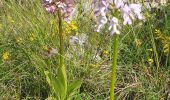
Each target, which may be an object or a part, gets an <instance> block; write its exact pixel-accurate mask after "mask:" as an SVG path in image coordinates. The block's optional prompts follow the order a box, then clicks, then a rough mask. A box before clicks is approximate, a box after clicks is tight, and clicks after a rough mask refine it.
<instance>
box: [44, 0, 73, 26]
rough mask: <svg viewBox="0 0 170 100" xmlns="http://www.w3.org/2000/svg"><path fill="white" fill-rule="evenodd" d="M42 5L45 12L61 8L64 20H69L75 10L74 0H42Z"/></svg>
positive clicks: (52, 12) (53, 11) (52, 11)
mask: <svg viewBox="0 0 170 100" xmlns="http://www.w3.org/2000/svg"><path fill="white" fill-rule="evenodd" d="M43 5H44V7H45V9H46V11H47V12H49V13H51V14H54V13H55V12H56V11H57V9H61V13H62V17H63V19H64V20H65V21H66V22H68V23H69V22H70V20H71V19H72V17H73V13H74V11H75V8H74V7H73V5H74V0H58V1H54V0H43Z"/></svg>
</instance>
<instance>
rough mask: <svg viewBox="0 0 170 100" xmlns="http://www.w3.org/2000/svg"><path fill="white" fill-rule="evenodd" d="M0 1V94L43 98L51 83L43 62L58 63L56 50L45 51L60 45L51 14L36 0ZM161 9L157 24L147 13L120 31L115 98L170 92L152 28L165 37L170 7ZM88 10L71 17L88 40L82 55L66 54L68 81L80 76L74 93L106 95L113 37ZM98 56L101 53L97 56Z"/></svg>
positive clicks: (166, 58)
mask: <svg viewBox="0 0 170 100" xmlns="http://www.w3.org/2000/svg"><path fill="white" fill-rule="evenodd" d="M0 7H1V8H2V9H0V99H19V98H20V99H45V98H47V97H48V96H49V95H50V94H51V93H50V92H48V91H50V87H49V85H48V84H47V82H46V80H45V76H44V75H43V74H42V73H41V67H43V68H45V69H49V68H51V69H52V73H55V71H56V65H59V62H58V61H59V55H58V54H56V55H55V56H52V57H44V55H46V54H47V52H48V50H49V49H50V48H54V49H56V50H58V48H59V38H58V37H56V36H58V29H57V27H55V26H57V23H55V19H54V17H53V16H50V15H48V14H47V13H46V12H45V11H44V9H43V7H42V5H41V2H40V1H36V0H34V1H31V0H28V1H24V2H18V1H12V0H8V1H1V2H0ZM161 9H167V10H165V12H166V11H167V12H166V13H163V14H162V15H164V16H163V17H159V20H161V21H163V22H162V23H161V25H160V24H159V23H157V21H156V20H158V18H157V17H154V16H155V15H154V14H151V17H150V18H148V19H146V22H145V23H143V25H137V26H133V27H124V30H123V31H122V34H123V35H121V36H120V45H119V46H120V47H119V48H120V49H119V56H118V68H117V81H116V88H115V94H116V99H117V100H122V99H125V100H131V99H149V100H150V99H151V100H152V99H156V100H157V99H165V100H168V99H169V98H170V96H169V95H170V91H169V87H170V86H169V83H170V79H169V73H170V70H169V66H170V65H169V54H168V55H167V54H165V53H164V52H163V51H164V49H163V42H162V43H160V42H158V41H162V39H161V38H157V34H156V33H155V29H158V28H159V29H160V31H161V34H164V36H165V37H169V30H170V29H169V26H170V24H169V21H170V18H169V14H170V13H169V10H168V9H170V7H169V6H166V7H165V8H161ZM162 11H164V10H162ZM154 13H156V15H157V16H159V15H160V14H159V13H158V12H154ZM89 16H90V15H89V14H88V13H85V14H83V17H82V16H80V17H78V18H77V19H76V20H75V21H76V24H77V27H78V30H76V31H74V30H73V31H71V34H73V35H76V33H77V32H78V34H82V33H84V34H86V35H87V36H88V43H87V44H88V45H87V46H85V47H83V48H84V49H85V50H84V53H83V55H82V56H81V57H80V58H78V57H77V55H76V53H75V54H72V55H73V58H72V59H68V58H65V65H66V69H67V72H68V81H69V82H72V81H73V80H75V79H77V78H82V80H83V84H82V86H81V91H80V92H81V94H80V96H79V97H77V98H78V99H85V100H90V99H96V100H97V99H108V98H107V97H108V96H109V83H110V82H109V79H110V72H111V71H110V70H111V69H110V66H111V64H110V59H111V58H110V55H109V53H110V51H111V48H110V47H111V45H112V41H111V37H110V36H106V35H105V34H97V33H95V32H94V22H93V19H92V18H91V19H90V17H89ZM154 18H155V19H154ZM89 20H91V21H89ZM158 26H159V27H158ZM68 41H69V38H67V40H66V41H65V44H66V46H65V50H66V51H67V50H68V51H69V50H70V52H71V49H69V45H68ZM167 43H169V42H167ZM160 44H161V45H160ZM77 48H80V46H79V45H78V46H77ZM72 52H73V51H72ZM97 57H100V59H97V60H96V58H97ZM94 58H95V59H94ZM148 59H152V61H151V60H148ZM164 61H165V62H164ZM158 66H159V67H158Z"/></svg>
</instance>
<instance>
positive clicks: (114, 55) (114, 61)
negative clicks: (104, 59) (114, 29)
mask: <svg viewBox="0 0 170 100" xmlns="http://www.w3.org/2000/svg"><path fill="white" fill-rule="evenodd" d="M113 42H114V43H113V51H112V72H111V84H110V100H114V89H115V82H116V65H117V58H118V44H119V36H118V35H117V34H115V35H114V41H113Z"/></svg>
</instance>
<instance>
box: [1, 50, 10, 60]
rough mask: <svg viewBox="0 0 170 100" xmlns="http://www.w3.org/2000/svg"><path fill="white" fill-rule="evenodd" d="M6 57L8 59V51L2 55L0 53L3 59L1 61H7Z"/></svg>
mask: <svg viewBox="0 0 170 100" xmlns="http://www.w3.org/2000/svg"><path fill="white" fill-rule="evenodd" d="M8 59H9V52H8V51H6V52H4V53H3V55H2V60H3V61H7V60H8Z"/></svg>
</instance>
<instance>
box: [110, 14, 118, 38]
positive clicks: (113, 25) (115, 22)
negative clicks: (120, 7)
mask: <svg viewBox="0 0 170 100" xmlns="http://www.w3.org/2000/svg"><path fill="white" fill-rule="evenodd" d="M118 25H119V23H118V19H117V18H116V17H113V18H112V20H111V22H110V27H109V30H110V31H111V33H110V35H113V34H114V33H116V34H120V31H119V30H118V29H117V27H118Z"/></svg>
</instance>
